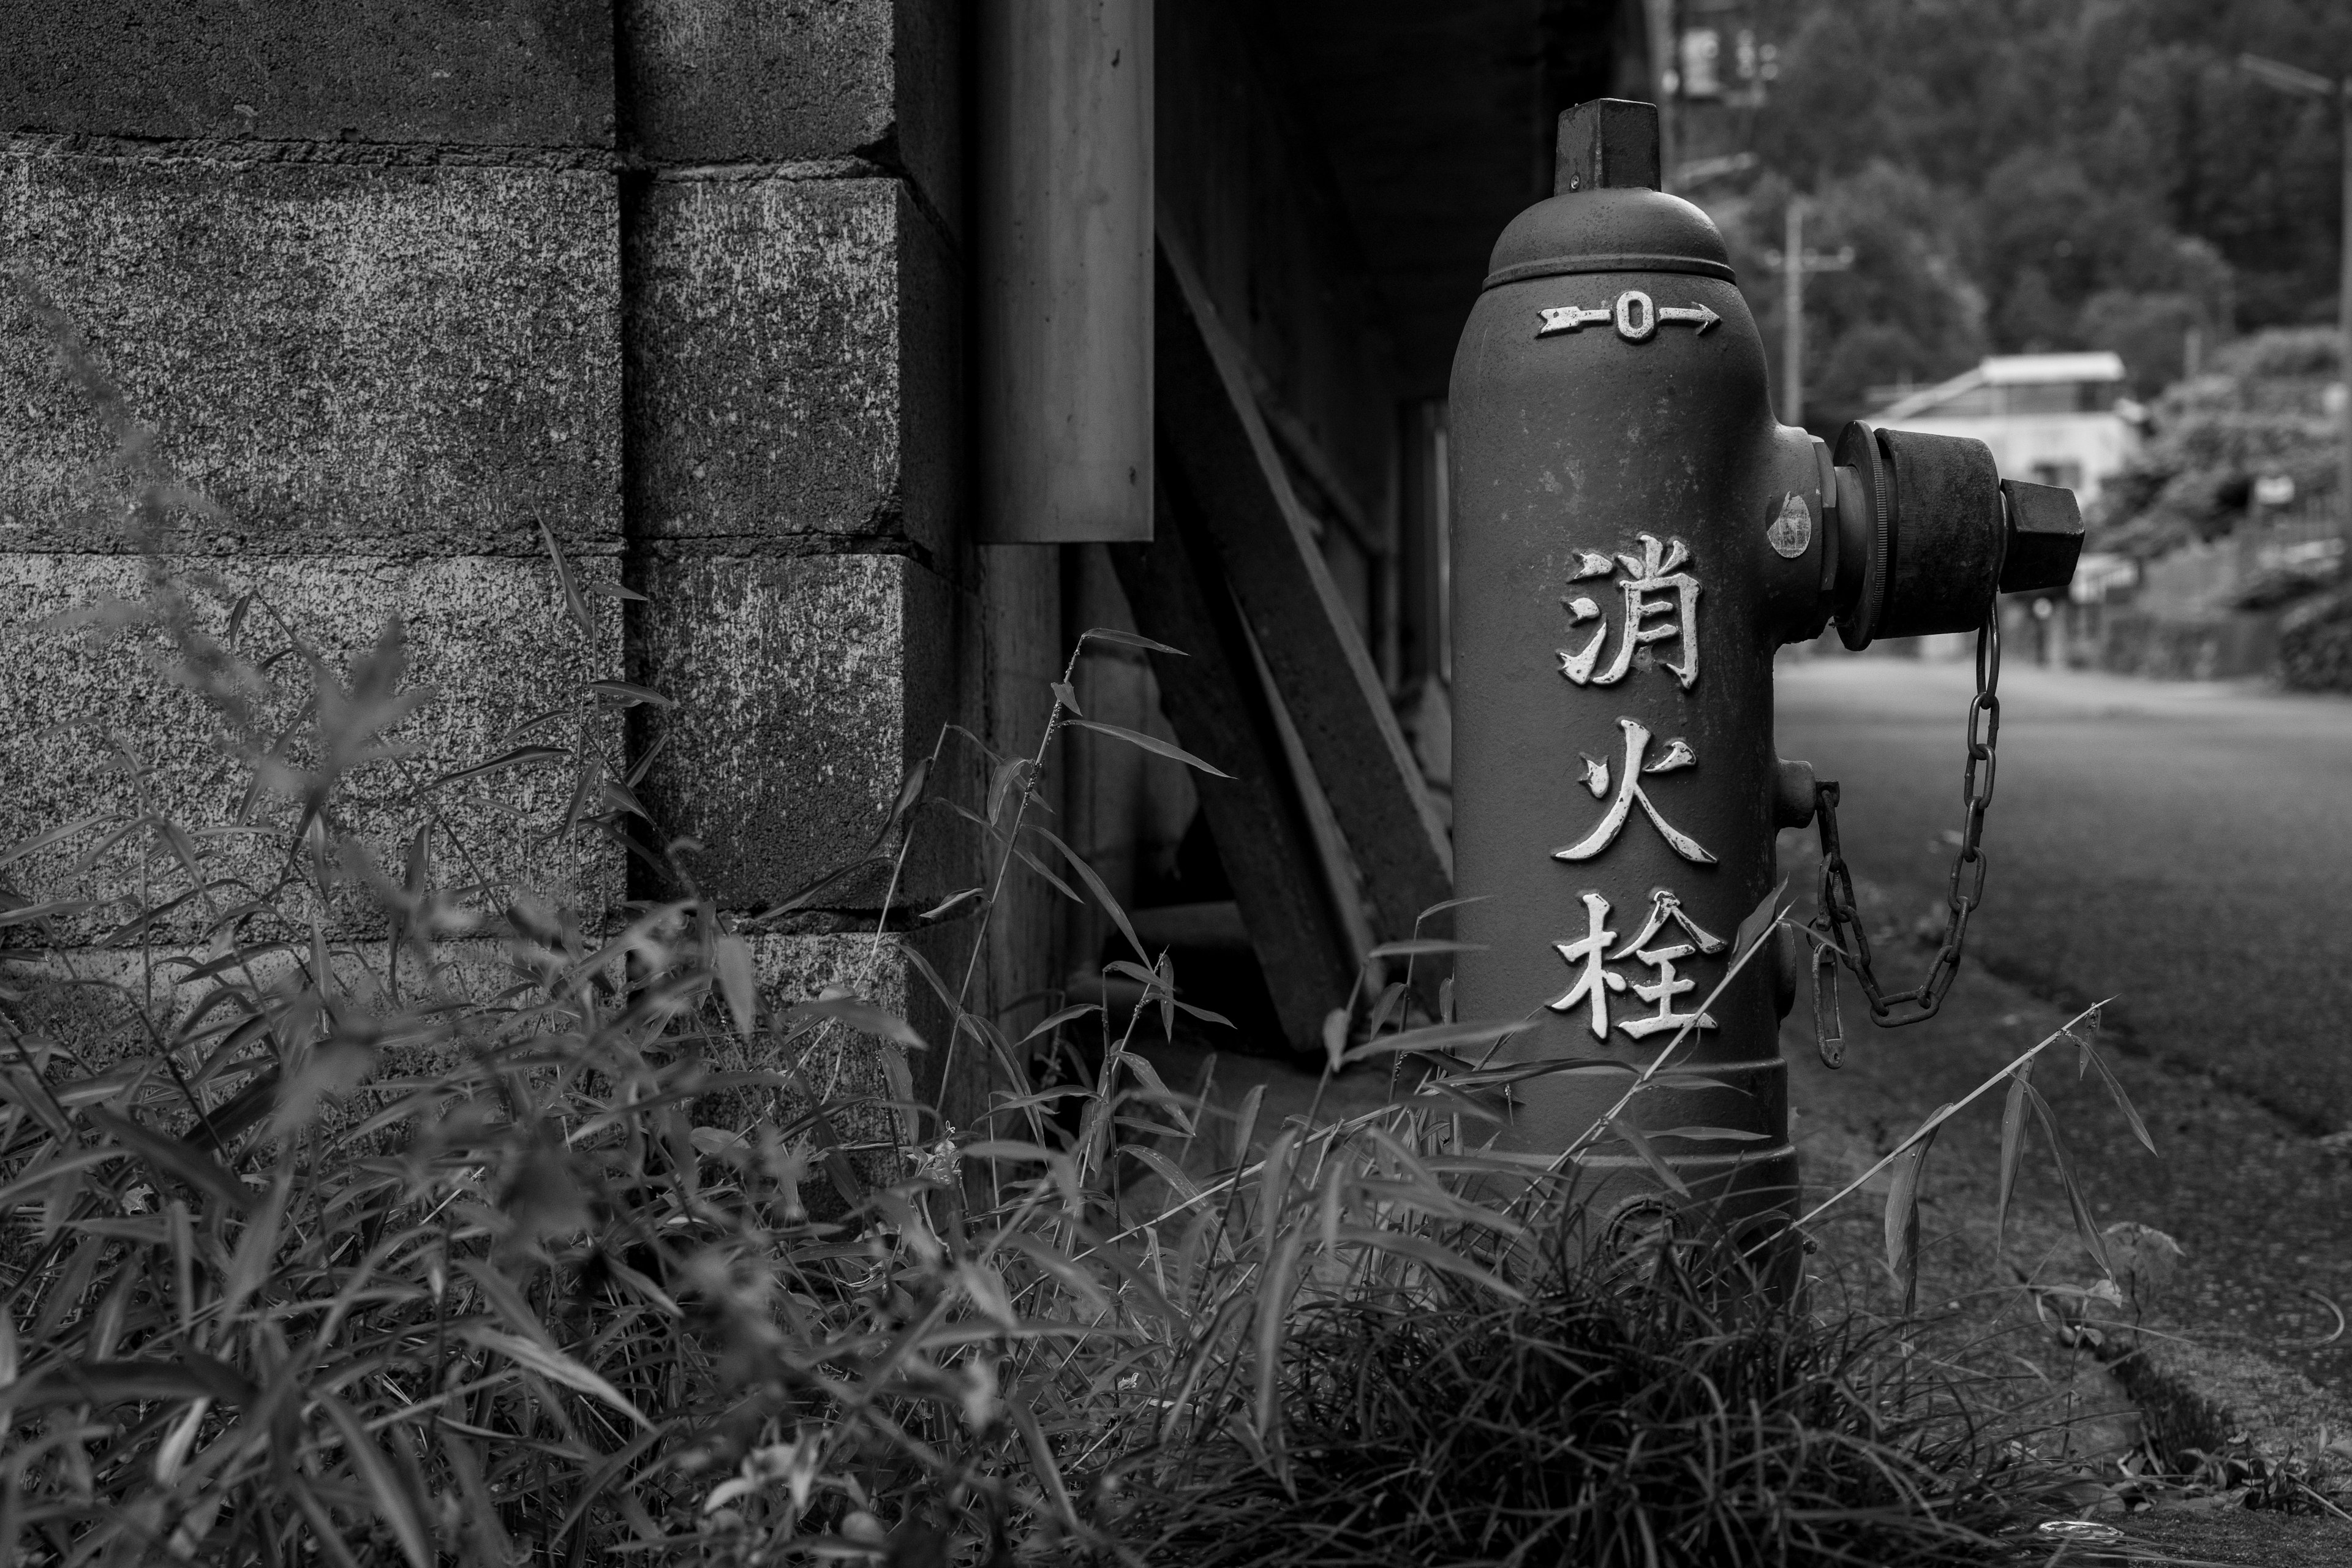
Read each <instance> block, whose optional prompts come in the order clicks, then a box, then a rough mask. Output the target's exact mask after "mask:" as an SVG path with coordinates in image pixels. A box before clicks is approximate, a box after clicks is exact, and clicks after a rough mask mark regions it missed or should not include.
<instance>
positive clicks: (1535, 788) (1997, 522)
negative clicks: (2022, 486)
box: [1450, 100, 2080, 1224]
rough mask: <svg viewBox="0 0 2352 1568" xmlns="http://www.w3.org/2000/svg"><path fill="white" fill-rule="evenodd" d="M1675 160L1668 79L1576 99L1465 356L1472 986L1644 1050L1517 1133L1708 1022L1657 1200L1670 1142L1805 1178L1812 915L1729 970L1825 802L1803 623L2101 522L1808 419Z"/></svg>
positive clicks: (1537, 1138) (1460, 612)
mask: <svg viewBox="0 0 2352 1568" xmlns="http://www.w3.org/2000/svg"><path fill="white" fill-rule="evenodd" d="M1656 185H1657V139H1656V120H1655V110H1654V108H1652V106H1650V105H1646V104H1630V103H1617V102H1612V101H1606V100H1604V101H1603V102H1601V103H1596V104H1586V105H1582V106H1580V107H1579V108H1578V109H1576V110H1570V113H1569V114H1567V115H1565V116H1563V117H1562V122H1561V154H1560V169H1559V184H1558V194H1556V195H1554V196H1553V197H1552V198H1551V199H1550V200H1549V201H1545V202H1542V203H1539V204H1538V205H1536V206H1534V207H1532V208H1530V209H1528V211H1527V212H1526V213H1523V214H1522V215H1521V216H1519V217H1518V218H1517V220H1516V221H1515V222H1514V223H1513V224H1512V225H1511V226H1510V227H1509V228H1508V229H1507V231H1506V232H1505V233H1504V235H1503V237H1502V239H1501V241H1500V242H1499V243H1498V244H1497V246H1496V250H1495V255H1494V261H1493V265H1492V268H1491V269H1490V273H1489V276H1488V278H1487V279H1486V288H1485V289H1484V291H1483V292H1482V294H1481V296H1480V299H1479V300H1478V303H1477V305H1476V307H1475V310H1473V312H1472V314H1471V317H1470V320H1469V322H1468V325H1467V327H1466V328H1465V331H1464V333H1463V337H1462V342H1461V347H1460V349H1459V352H1458V353H1457V354H1456V357H1455V361H1454V378H1453V387H1452V404H1451V414H1450V420H1451V431H1452V435H1451V454H1452V463H1453V474H1452V488H1453V497H1454V501H1453V505H1454V521H1453V552H1454V556H1453V595H1454V606H1453V626H1454V854H1455V866H1456V872H1455V880H1456V885H1457V887H1458V889H1459V890H1460V891H1461V892H1462V893H1463V894H1464V895H1465V896H1466V897H1469V898H1471V899H1473V900H1475V901H1474V902H1471V903H1469V904H1467V905H1466V906H1465V907H1464V908H1463V909H1462V910H1460V911H1459V912H1458V914H1457V916H1456V931H1457V934H1458V935H1459V936H1460V937H1461V938H1463V939H1464V940H1465V942H1469V943H1472V944H1475V951H1472V952H1465V953H1463V954H1462V955H1461V956H1460V958H1459V959H1458V961H1457V965H1456V970H1455V1012H1456V1016H1459V1017H1462V1018H1465V1019H1470V1018H1488V1019H1512V1018H1527V1019H1528V1020H1529V1024H1528V1027H1527V1028H1526V1029H1524V1030H1523V1031H1522V1032H1520V1033H1518V1034H1517V1035H1516V1036H1514V1037H1511V1039H1510V1040H1509V1041H1508V1042H1507V1044H1506V1046H1505V1047H1504V1048H1503V1050H1502V1052H1501V1053H1500V1055H1499V1057H1498V1058H1497V1059H1498V1060H1499V1061H1502V1062H1519V1063H1528V1064H1533V1063H1538V1062H1546V1063H1553V1064H1560V1063H1584V1064H1598V1063H1600V1062H1602V1061H1609V1062H1614V1063H1618V1064H1622V1065H1621V1066H1619V1067H1617V1068H1603V1067H1600V1066H1598V1065H1588V1066H1585V1067H1583V1068H1579V1069H1578V1070H1573V1071H1566V1072H1554V1073H1549V1074H1542V1075H1538V1076H1533V1077H1528V1078H1525V1079H1521V1080H1519V1081H1518V1082H1516V1083H1514V1084H1512V1085H1511V1086H1510V1087H1509V1089H1507V1091H1506V1093H1507V1104H1506V1105H1504V1106H1503V1107H1502V1108H1501V1109H1502V1113H1503V1114H1504V1115H1505V1116H1507V1119H1508V1121H1509V1123H1510V1127H1509V1130H1508V1131H1507V1132H1506V1133H1505V1142H1506V1143H1507V1144H1508V1145H1516V1146H1517V1147H1518V1148H1520V1149H1522V1150H1525V1151H1528V1152H1559V1151H1561V1150H1564V1149H1566V1148H1567V1147H1568V1146H1569V1145H1570V1143H1571V1142H1573V1141H1574V1140H1575V1139H1576V1138H1577V1137H1578V1136H1579V1135H1580V1134H1581V1133H1582V1132H1583V1131H1585V1130H1586V1128H1587V1127H1588V1126H1590V1125H1591V1123H1592V1121H1593V1120H1594V1119H1595V1118H1596V1117H1598V1116H1600V1115H1601V1114H1602V1113H1603V1112H1604V1111H1606V1110H1608V1109H1609V1107H1610V1106H1611V1105H1612V1103H1613V1102H1614V1101H1615V1100H1616V1099H1617V1097H1618V1096H1619V1095H1620V1094H1621V1093H1622V1090H1623V1089H1624V1088H1625V1087H1626V1083H1627V1076H1626V1075H1627V1073H1628V1072H1630V1071H1631V1070H1633V1069H1635V1068H1639V1067H1640V1066H1642V1065H1643V1064H1645V1063H1646V1062H1648V1061H1649V1060H1650V1058H1653V1057H1654V1056H1655V1055H1656V1053H1657V1052H1658V1051H1659V1050H1660V1049H1661V1048H1662V1047H1665V1046H1666V1045H1667V1044H1668V1043H1669V1042H1670V1041H1672V1040H1673V1039H1674V1038H1675V1037H1676V1036H1677V1035H1684V1036H1685V1043H1684V1045H1683V1047H1681V1049H1680V1050H1678V1051H1677V1052H1676V1053H1675V1058H1673V1061H1672V1063H1671V1064H1670V1068H1669V1070H1668V1071H1667V1072H1666V1074H1665V1075H1664V1076H1663V1077H1662V1078H1661V1079H1659V1080H1658V1082H1657V1083H1656V1084H1655V1085H1654V1086H1653V1087H1651V1088H1648V1089H1644V1091H1643V1093H1642V1094H1641V1095H1640V1096H1639V1097H1638V1099H1637V1100H1636V1102H1635V1103H1634V1105H1633V1106H1632V1107H1630V1108H1629V1114H1628V1116H1627V1118H1626V1120H1627V1121H1628V1122H1629V1123H1630V1124H1631V1125H1632V1127H1633V1130H1634V1131H1633V1137H1632V1138H1629V1137H1626V1136H1624V1135H1622V1134H1618V1135H1612V1136H1609V1137H1606V1138H1604V1139H1602V1140H1601V1141H1598V1142H1594V1143H1593V1145H1592V1147H1591V1152H1589V1153H1587V1154H1585V1155H1583V1156H1581V1157H1580V1165H1581V1166H1582V1168H1583V1174H1582V1180H1583V1183H1584V1186H1585V1189H1586V1191H1587V1193H1588V1194H1589V1196H1590V1197H1591V1199H1592V1200H1594V1201H1596V1202H1598V1203H1600V1204H1601V1205H1604V1206H1606V1205H1622V1204H1623V1203H1625V1202H1628V1201H1631V1202H1634V1203H1645V1202H1651V1201H1654V1199H1651V1198H1648V1197H1646V1196H1644V1195H1643V1194H1647V1193H1654V1191H1655V1187H1656V1184H1655V1182H1654V1179H1653V1176H1652V1173H1653V1172H1654V1166H1652V1164H1651V1163H1650V1160H1651V1157H1652V1156H1655V1157H1657V1158H1660V1159H1663V1160H1664V1162H1665V1163H1667V1164H1668V1165H1669V1166H1670V1167H1671V1168H1672V1169H1673V1170H1674V1171H1675V1173H1677V1175H1678V1176H1679V1177H1680V1178H1681V1179H1682V1180H1683V1181H1684V1182H1685V1183H1686V1184H1688V1185H1689V1186H1690V1187H1691V1189H1692V1190H1693V1191H1694V1192H1695V1193H1697V1194H1702V1195H1706V1194H1714V1195H1717V1196H1718V1197H1722V1198H1725V1199H1727V1200H1729V1204H1728V1210H1727V1218H1728V1219H1730V1220H1731V1221H1732V1222H1733V1223H1735V1224H1736V1223H1739V1222H1740V1220H1741V1217H1742V1216H1756V1215H1766V1214H1768V1213H1769V1212H1772V1211H1776V1210H1780V1209H1783V1208H1785V1206H1786V1205H1787V1204H1788V1203H1790V1201H1792V1200H1793V1197H1794V1194H1795V1191H1796V1179H1797V1173H1796V1156H1795V1152H1794V1151H1793V1149H1792V1148H1791V1147H1790V1142H1789V1118H1788V1075H1787V1068H1786V1065H1785V1063H1784V1062H1783V1061H1782V1059H1781V1058H1780V1052H1779V1049H1778V1045H1777V1037H1778V1033H1779V1024H1780V1018H1781V1017H1782V1016H1784V1015H1785V1014H1786V1013H1787V1011H1788V1009H1789V1006H1790V1002H1791V1000H1792V998H1793V994H1794V990H1795V986H1796V981H1797V974H1798V969H1799V964H1800V963H1801V960H1802V956H1803V954H1802V951H1801V949H1802V944H1801V942H1800V941H1799V940H1797V939H1796V938H1795V936H1794V933H1791V932H1787V931H1783V932H1781V933H1780V935H1779V937H1777V938H1776V939H1775V940H1774V942H1772V944H1771V945H1769V946H1768V947H1767V948H1765V949H1764V950H1763V951H1761V952H1759V953H1758V955H1757V956H1756V958H1755V959H1754V960H1752V961H1751V962H1750V963H1748V965H1747V967H1746V968H1744V969H1743V970H1742V971H1741V972H1740V973H1738V976H1737V977H1736V978H1734V979H1733V980H1732V982H1731V984H1729V985H1728V986H1727V988H1726V989H1725V991H1724V992H1723V994H1721V995H1720V996H1718V997H1717V998H1716V999H1715V1000H1713V1001H1712V1002H1706V997H1707V996H1708V994H1709V993H1710V992H1711V991H1712V990H1713V989H1714V988H1715V986H1716V984H1717V982H1718V981H1720V980H1721V979H1722V978H1723V976H1724V974H1725V973H1726V970H1727V964H1728V963H1730V961H1731V959H1732V957H1733V943H1734V939H1735V936H1736V934H1737V932H1738V929H1739V926H1740V924H1741V922H1742V921H1743V920H1744V919H1746V918H1747V917H1748V914H1749V913H1750V911H1751V910H1754V909H1756V907H1757V906H1758V905H1759V902H1761V901H1762V900H1764V898H1765V897H1766V895H1767V894H1768V893H1769V892H1770V891H1771V890H1772V889H1773V888H1774V887H1775V885H1776V883H1777V882H1778V880H1779V877H1778V873H1777V871H1776V869H1775V865H1774V844H1773V841H1774V836H1775V833H1776V831H1777V830H1778V829H1779V828H1780V827H1783V826H1799V825H1801V824H1802V823H1804V822H1806V821H1808V820H1810V819H1811V816H1812V812H1813V800H1814V789H1813V780H1812V775H1811V769H1810V768H1808V767H1806V766H1805V765H1804V764H1802V763H1782V762H1780V759H1779V758H1778V757H1777V755H1776V754H1775V751H1774V747H1773V737H1772V656H1773V652H1774V650H1775V649H1776V648H1777V647H1780V645H1782V644H1784V643H1788V642H1793V641H1798V640H1801V639H1806V638H1810V637H1815V636H1817V635H1819V634H1820V632H1821V631H1822V628H1823V626H1825V625H1826V624H1827V623H1828V621H1829V620H1830V619H1831V618H1832V616H1834V617H1836V618H1837V620H1838V622H1839V625H1840V628H1841V631H1842V632H1843V635H1844V637H1845V640H1846V642H1847V644H1848V645H1849V646H1851V647H1861V646H1863V645H1864V644H1865V643H1867V642H1868V641H1869V640H1870V639H1871V637H1874V636H1878V635H1888V634H1893V635H1905V634H1908V633H1914V632H1920V631H1931V630H1970V629H1974V628H1975V627H1976V626H1979V624H1980V622H1981V621H1982V619H1983V617H1984V616H1985V615H1986V613H1987V611H1988V610H1989V608H1990V605H1991V602H1992V597H1993V594H1994V590H1995V584H1996V581H2000V584H2001V585H2002V586H2025V585H2026V584H2025V583H2024V582H2022V581H2020V582H2017V583H2015V584H2011V583H2010V582H2008V581H2007V580H2006V576H2007V574H2005V573H2004V558H2005V557H2006V556H2009V555H2012V554H2013V555H2014V556H2015V557H2016V560H2015V562H2014V563H2013V564H2014V565H2015V566H2016V568H2017V573H2016V574H2017V575H2019V576H2021V577H2028V576H2042V577H2046V576H2048V575H2050V574H2052V573H2053V572H2057V571H2059V562H2060V558H2061V557H2063V572H2061V573H2060V574H2059V579H2058V580H2059V581H2061V582H2063V581H2064V579H2065V575H2067V574H2071V572H2072V569H2073V550H2072V549H2071V548H2068V547H2067V546H2066V545H2065V544H2064V542H2063V541H2059V542H2052V541H2049V540H2039V541H2035V540H2029V541H2028V542H2026V543H2025V544H2023V545H2019V544H2017V543H2016V541H2017V540H2018V537H2019V520H2018V517H2017V516H2016V515H2015V513H2016V510H2017V509H2015V508H2013V507H2012V505H2011V502H2010V500H2008V499H2007V498H2006V497H2005V495H2004V490H2003V487H2002V486H2001V484H2000V479H1999V476H1998V474H1997V473H1996V472H1995V471H1994V469H1993V466H1992V461H1991V458H1990V453H1989V452H1987V451H1986V449H1985V448H1984V447H1982V446H1981V445H1980V444H1979V443H1975V442H1965V441H1953V440H1948V439H1944V438H1938V437H1916V436H1908V435H1905V434H1904V433H1900V432H1873V431H1869V430H1868V429H1866V428H1865V427H1864V426H1853V427H1850V428H1849V430H1848V431H1847V433H1846V436H1845V437H1843V438H1842V439H1841V441H1840V443H1839V447H1838V449H1837V450H1836V451H1835V452H1832V450H1831V449H1829V448H1828V447H1825V446H1824V445H1823V443H1822V442H1821V441H1819V440H1817V439H1815V438H1814V437H1811V436H1810V435H1808V434H1807V433H1806V432H1804V431H1803V430H1801V429H1797V428H1793V427H1790V426H1782V425H1780V424H1778V423H1777V422H1776V421H1775V420H1774V418H1773V417H1772V411H1771V405H1770V401H1769V391H1768V380H1767V374H1766V366H1765V360H1764V353H1763V347H1762V343H1761V342H1760V340H1759V336H1758V334H1757V331H1756V327H1755V323H1754V321H1753V320H1752V319H1751V318H1750V316H1749V314H1748V307H1747V305H1746V302H1745V301H1744V300H1742V298H1741V296H1740V293H1739V290H1738V287H1737V285H1736V282H1735V279H1734V274H1733V270H1732V268H1731V265H1730V261H1729V258H1728V255H1727V251H1726V248H1725V246H1724V243H1723V239H1722V237H1721V236H1720V235H1719V234H1718V233H1717V230H1716V228H1715V226H1714V225H1713V224H1712V223H1711V222H1710V221H1709V220H1708V219H1707V217H1706V215H1705V214H1704V213H1703V212H1701V211H1700V210H1699V209H1698V208H1696V207H1695V206H1693V205H1690V204H1689V203H1686V202H1684V201H1681V200H1679V199H1677V198H1675V197H1673V196H1670V195H1664V194H1662V193H1661V192H1660V191H1658V190H1657V189H1656V188H1655V187H1656ZM2064 510H2067V511H2068V512H2069V513H2070V514H2071V498H2067V506H2066V508H2065V509H2064ZM2029 521H2030V520H2029ZM2050 526H2051V531H2054V532H2056V533H2058V534H2063V520H2060V521H2057V522H2054V523H2053V524H2051V525H2050ZM2074 528H2075V531H2074V534H2073V536H2072V538H2073V544H2074V546H2075V547H2079V541H2080V533H2079V524H2078V523H2077V524H2075V525H2074ZM1703 1004H1704V1006H1703V1007H1702V1005H1703ZM1676 1130H1685V1131H1680V1132H1678V1131H1676ZM1688 1130H1707V1131H1706V1132H1705V1134H1704V1135H1699V1136H1694V1135H1691V1134H1690V1132H1689V1131H1688ZM1636 1138H1638V1139H1639V1140H1640V1141H1641V1143H1642V1144H1644V1145H1646V1146H1647V1147H1646V1152H1645V1151H1644V1150H1643V1148H1641V1147H1639V1146H1637V1145H1636V1144H1635V1142H1634V1139H1636Z"/></svg>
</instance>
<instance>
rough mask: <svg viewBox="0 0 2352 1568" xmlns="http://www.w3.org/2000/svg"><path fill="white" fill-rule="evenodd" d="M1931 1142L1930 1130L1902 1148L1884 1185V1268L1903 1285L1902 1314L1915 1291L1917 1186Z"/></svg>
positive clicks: (1933, 1136) (1932, 1133) (1933, 1134)
mask: <svg viewBox="0 0 2352 1568" xmlns="http://www.w3.org/2000/svg"><path fill="white" fill-rule="evenodd" d="M1950 1109H1951V1107H1950V1106H1946V1107H1944V1108H1943V1110H1950ZM1942 1114H1943V1111H1938V1112H1937V1115H1942ZM1935 1142H1936V1132H1935V1131H1929V1132H1928V1133H1927V1135H1926V1136H1924V1137H1922V1138H1921V1139H1920V1140H1919V1141H1918V1142H1916V1143H1914V1144H1912V1145H1911V1147H1910V1148H1908V1149H1906V1150H1905V1151H1904V1152H1903V1157H1902V1158H1901V1159H1899V1160H1897V1161H1895V1179H1894V1180H1893V1181H1892V1182H1890V1183H1888V1184H1887V1187H1886V1271H1887V1272H1888V1273H1889V1274H1892V1275H1893V1276H1894V1277H1895V1282H1896V1283H1897V1284H1899V1285H1901V1286H1902V1287H1903V1312H1904V1315H1905V1316H1906V1317H1908V1316H1909V1315H1910V1313H1911V1309H1912V1306H1913V1304H1914V1302H1915V1301H1916V1299H1917V1297H1918V1294H1919V1190H1920V1183H1921V1182H1922V1181H1923V1180H1924V1179H1925V1177H1926V1175H1927V1151H1928V1150H1929V1149H1931V1148H1933V1147H1934V1146H1935Z"/></svg>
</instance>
